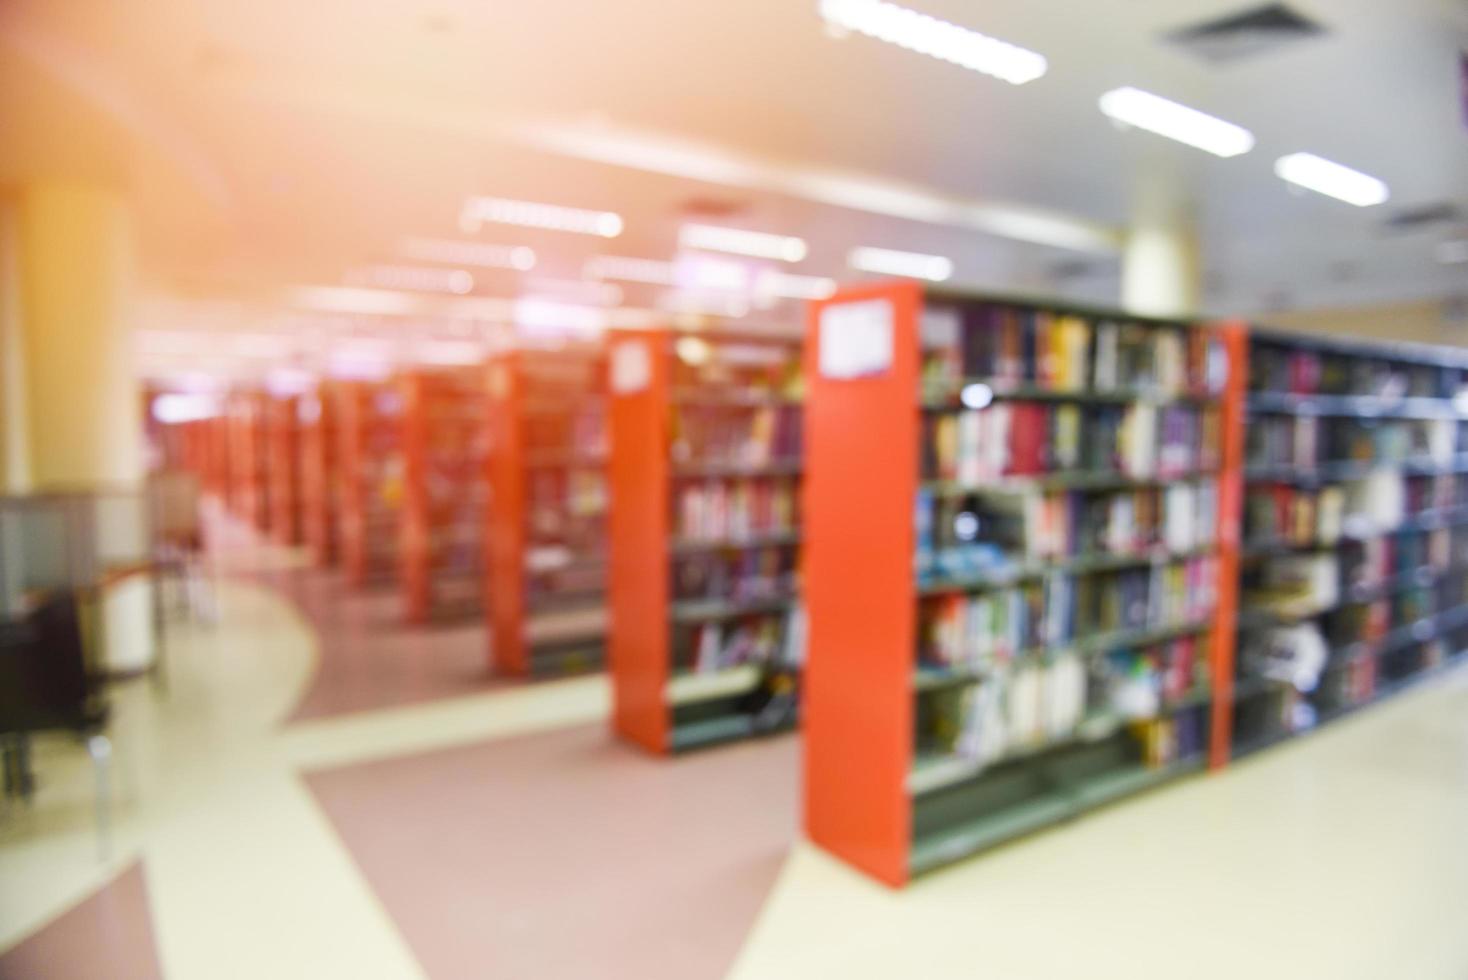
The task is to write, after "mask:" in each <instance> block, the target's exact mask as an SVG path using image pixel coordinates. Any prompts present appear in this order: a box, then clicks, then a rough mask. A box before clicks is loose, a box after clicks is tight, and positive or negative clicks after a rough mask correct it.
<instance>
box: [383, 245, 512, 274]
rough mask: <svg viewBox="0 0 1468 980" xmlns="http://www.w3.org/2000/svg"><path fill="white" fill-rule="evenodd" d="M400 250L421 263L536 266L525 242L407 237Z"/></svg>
mask: <svg viewBox="0 0 1468 980" xmlns="http://www.w3.org/2000/svg"><path fill="white" fill-rule="evenodd" d="M400 251H401V252H402V253H403V255H404V256H406V257H407V258H410V259H417V260H418V261H420V262H442V263H444V264H446V265H472V266H478V267H480V268H484V269H517V270H519V271H520V272H527V271H529V270H531V269H533V268H535V250H534V249H532V248H530V247H528V246H525V245H492V244H490V243H488V242H464V241H458V240H456V239H452V238H409V239H406V240H404V242H403V245H402V248H401V249H400Z"/></svg>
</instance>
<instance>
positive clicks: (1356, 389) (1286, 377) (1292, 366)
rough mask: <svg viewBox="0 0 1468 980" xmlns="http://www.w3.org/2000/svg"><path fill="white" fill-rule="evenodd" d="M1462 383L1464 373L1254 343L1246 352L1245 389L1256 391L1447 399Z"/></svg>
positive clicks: (1428, 366)
mask: <svg viewBox="0 0 1468 980" xmlns="http://www.w3.org/2000/svg"><path fill="white" fill-rule="evenodd" d="M1462 380H1463V379H1462V372H1461V371H1459V370H1456V369H1453V368H1445V367H1438V366H1434V365H1428V364H1394V363H1391V362H1389V361H1386V360H1383V359H1381V358H1378V357H1365V356H1359V355H1350V354H1338V353H1327V352H1322V351H1313V350H1298V349H1292V348H1286V347H1276V346H1273V345H1270V344H1269V343H1268V342H1267V341H1255V342H1254V343H1253V344H1252V345H1251V349H1250V352H1249V386H1250V388H1251V389H1252V390H1254V391H1265V392H1276V393H1281V394H1292V395H1366V396H1371V397H1377V398H1402V397H1413V398H1451V397H1452V396H1453V395H1454V394H1456V392H1457V390H1458V387H1459V385H1460V384H1461V382H1462Z"/></svg>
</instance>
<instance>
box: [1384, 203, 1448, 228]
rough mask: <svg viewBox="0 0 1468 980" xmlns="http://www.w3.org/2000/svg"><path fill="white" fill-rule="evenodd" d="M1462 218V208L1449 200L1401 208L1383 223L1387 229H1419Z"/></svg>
mask: <svg viewBox="0 0 1468 980" xmlns="http://www.w3.org/2000/svg"><path fill="white" fill-rule="evenodd" d="M1462 218H1463V209H1462V208H1460V207H1458V205H1456V204H1454V203H1452V202H1451V201H1440V202H1438V203H1436V204H1419V205H1417V206H1416V207H1411V208H1403V209H1402V210H1400V211H1398V212H1396V213H1395V214H1393V215H1392V216H1391V217H1390V218H1387V219H1386V222H1385V225H1386V229H1387V230H1388V231H1420V230H1422V229H1423V228H1428V227H1431V226H1432V225H1440V224H1444V223H1450V224H1451V223H1456V222H1458V221H1460V220H1462Z"/></svg>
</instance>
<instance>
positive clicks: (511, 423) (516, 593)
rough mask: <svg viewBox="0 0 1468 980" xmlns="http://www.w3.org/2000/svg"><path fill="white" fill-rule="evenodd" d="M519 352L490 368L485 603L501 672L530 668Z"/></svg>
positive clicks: (493, 661) (496, 665)
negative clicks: (489, 491)
mask: <svg viewBox="0 0 1468 980" xmlns="http://www.w3.org/2000/svg"><path fill="white" fill-rule="evenodd" d="M519 374H520V373H519V355H518V354H517V353H516V352H515V351H512V350H509V351H501V352H500V353H498V354H496V355H495V356H494V357H493V358H492V359H491V360H490V362H489V366H488V368H486V375H485V377H486V381H487V388H488V396H489V417H490V423H489V424H490V433H491V441H490V445H491V447H492V448H491V450H490V453H489V485H490V487H491V489H492V492H491V493H490V497H489V519H488V521H487V522H486V524H485V528H486V531H485V533H486V535H487V538H486V555H487V556H488V564H487V566H486V567H487V570H488V574H487V575H486V577H485V587H486V590H487V592H486V595H485V608H486V609H487V610H489V636H490V663H491V666H492V667H493V669H494V670H495V671H496V672H497V673H500V674H509V675H512V676H516V677H523V676H525V675H527V674H529V673H530V660H529V651H528V649H527V648H526V643H525V520H526V517H525V441H524V438H523V434H522V431H521V430H522V426H521V410H520V408H521V406H520V401H521V390H520V389H521V384H520V376H519Z"/></svg>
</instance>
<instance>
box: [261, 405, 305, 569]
mask: <svg viewBox="0 0 1468 980" xmlns="http://www.w3.org/2000/svg"><path fill="white" fill-rule="evenodd" d="M298 405H299V401H298V399H296V398H294V397H291V398H270V399H267V401H266V402H265V406H266V412H265V418H266V424H265V435H266V457H265V458H266V478H267V480H268V481H269V485H270V492H269V494H268V495H267V496H268V497H269V501H270V536H271V538H273V539H274V540H275V541H278V542H280V543H281V544H286V545H294V544H299V543H300V511H299V507H300V491H299V487H300V470H299V464H298V457H297V437H298V432H297V422H296V418H297V412H298Z"/></svg>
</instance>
